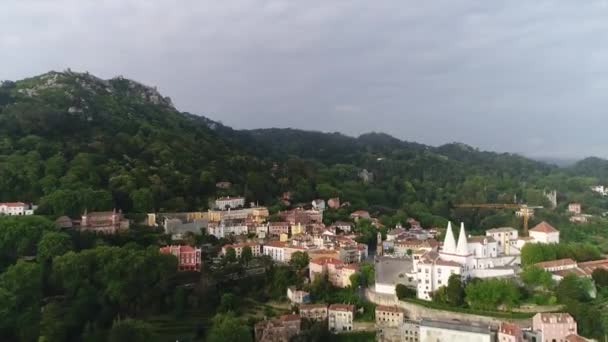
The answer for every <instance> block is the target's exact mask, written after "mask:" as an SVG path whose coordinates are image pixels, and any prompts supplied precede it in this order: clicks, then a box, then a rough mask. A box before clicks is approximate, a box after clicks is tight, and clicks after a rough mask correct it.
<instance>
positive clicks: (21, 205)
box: [0, 202, 25, 207]
mask: <svg viewBox="0 0 608 342" xmlns="http://www.w3.org/2000/svg"><path fill="white" fill-rule="evenodd" d="M1 205H5V206H7V207H24V206H25V203H23V202H3V203H0V206H1Z"/></svg>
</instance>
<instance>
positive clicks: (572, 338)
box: [566, 334, 589, 342]
mask: <svg viewBox="0 0 608 342" xmlns="http://www.w3.org/2000/svg"><path fill="white" fill-rule="evenodd" d="M566 341H567V342H587V341H589V340H587V339H586V338H584V337H581V336H579V335H577V334H570V335H568V336H566Z"/></svg>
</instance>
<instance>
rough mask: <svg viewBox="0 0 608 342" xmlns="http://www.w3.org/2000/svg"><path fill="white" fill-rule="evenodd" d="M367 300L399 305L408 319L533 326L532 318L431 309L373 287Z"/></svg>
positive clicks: (366, 293)
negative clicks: (510, 323)
mask: <svg viewBox="0 0 608 342" xmlns="http://www.w3.org/2000/svg"><path fill="white" fill-rule="evenodd" d="M365 296H366V297H367V300H369V301H370V302H372V303H374V304H376V305H397V306H399V307H400V308H402V309H403V310H405V314H406V315H407V317H408V319H411V320H419V319H422V318H429V319H435V320H443V321H451V320H454V319H457V320H460V321H463V322H477V323H482V324H487V325H491V326H494V327H497V326H498V325H499V324H500V322H501V321H507V320H508V321H511V322H514V323H517V324H519V325H520V326H521V327H529V326H532V319H502V318H495V317H487V316H479V315H473V314H468V313H462V312H452V311H444V310H438V309H431V308H427V307H424V306H422V305H419V304H414V303H409V302H402V301H400V300H398V299H397V296H390V295H386V294H380V293H376V292H374V291H373V289H367V290H366V291H365Z"/></svg>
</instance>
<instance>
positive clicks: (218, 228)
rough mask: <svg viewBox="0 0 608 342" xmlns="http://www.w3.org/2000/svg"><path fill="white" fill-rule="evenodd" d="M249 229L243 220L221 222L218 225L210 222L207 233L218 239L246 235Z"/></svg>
mask: <svg viewBox="0 0 608 342" xmlns="http://www.w3.org/2000/svg"><path fill="white" fill-rule="evenodd" d="M248 232H249V227H248V226H247V224H245V221H244V220H222V221H221V222H220V223H216V222H210V223H209V225H208V226H207V233H208V234H209V235H213V236H215V237H216V238H218V239H221V238H225V237H228V236H230V235H246V234H247V233H248Z"/></svg>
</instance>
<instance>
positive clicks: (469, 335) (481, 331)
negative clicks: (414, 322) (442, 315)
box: [419, 319, 496, 342]
mask: <svg viewBox="0 0 608 342" xmlns="http://www.w3.org/2000/svg"><path fill="white" fill-rule="evenodd" d="M419 338H420V339H419V340H420V342H494V341H495V339H496V333H495V332H493V331H492V329H491V328H490V327H489V326H487V325H481V324H470V323H464V322H455V321H435V320H427V319H423V320H421V321H420V334H419Z"/></svg>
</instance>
